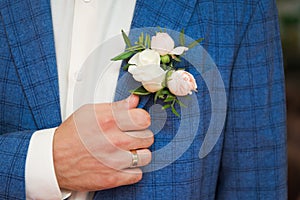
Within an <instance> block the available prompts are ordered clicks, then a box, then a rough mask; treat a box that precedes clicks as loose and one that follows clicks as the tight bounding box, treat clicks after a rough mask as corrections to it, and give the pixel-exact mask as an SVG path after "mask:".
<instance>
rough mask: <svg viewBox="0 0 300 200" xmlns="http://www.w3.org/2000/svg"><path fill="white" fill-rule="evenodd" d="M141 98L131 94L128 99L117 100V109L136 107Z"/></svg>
mask: <svg viewBox="0 0 300 200" xmlns="http://www.w3.org/2000/svg"><path fill="white" fill-rule="evenodd" d="M139 100H140V98H139V96H137V95H134V94H131V95H130V96H129V97H127V98H126V99H123V100H121V101H118V102H116V104H117V105H116V108H117V109H126V110H130V109H132V108H136V107H137V106H138V104H139Z"/></svg>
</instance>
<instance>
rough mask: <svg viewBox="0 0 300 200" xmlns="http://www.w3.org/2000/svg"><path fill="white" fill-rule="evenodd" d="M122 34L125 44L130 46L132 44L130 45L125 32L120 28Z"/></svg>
mask: <svg viewBox="0 0 300 200" xmlns="http://www.w3.org/2000/svg"><path fill="white" fill-rule="evenodd" d="M122 36H123V39H124V42H125V44H126V46H128V47H131V46H132V45H131V42H130V39H129V38H128V36H127V35H126V33H125V32H124V31H123V30H122Z"/></svg>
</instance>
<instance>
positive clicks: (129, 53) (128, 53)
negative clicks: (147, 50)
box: [111, 51, 134, 61]
mask: <svg viewBox="0 0 300 200" xmlns="http://www.w3.org/2000/svg"><path fill="white" fill-rule="evenodd" d="M133 54H134V51H125V52H123V53H121V54H119V55H118V56H116V57H114V58H112V59H111V60H112V61H118V60H125V59H127V58H130V57H131V56H132V55H133Z"/></svg>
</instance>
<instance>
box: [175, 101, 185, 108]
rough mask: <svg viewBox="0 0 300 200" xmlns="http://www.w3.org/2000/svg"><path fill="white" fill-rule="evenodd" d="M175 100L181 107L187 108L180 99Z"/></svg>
mask: <svg viewBox="0 0 300 200" xmlns="http://www.w3.org/2000/svg"><path fill="white" fill-rule="evenodd" d="M176 102H177V103H178V104H179V105H180V106H181V107H184V108H187V106H186V105H185V104H184V103H182V101H180V100H178V99H176Z"/></svg>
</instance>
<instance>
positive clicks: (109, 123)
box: [98, 116, 115, 132]
mask: <svg viewBox="0 0 300 200" xmlns="http://www.w3.org/2000/svg"><path fill="white" fill-rule="evenodd" d="M98 124H99V128H100V129H101V130H102V131H103V132H105V131H108V130H110V129H111V128H112V127H114V125H115V120H114V118H113V117H111V116H104V117H100V119H98Z"/></svg>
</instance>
